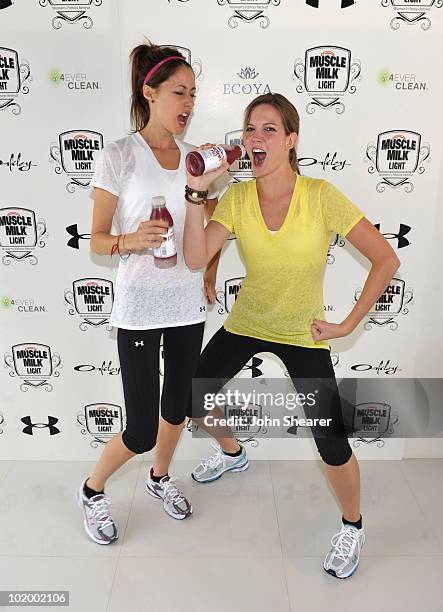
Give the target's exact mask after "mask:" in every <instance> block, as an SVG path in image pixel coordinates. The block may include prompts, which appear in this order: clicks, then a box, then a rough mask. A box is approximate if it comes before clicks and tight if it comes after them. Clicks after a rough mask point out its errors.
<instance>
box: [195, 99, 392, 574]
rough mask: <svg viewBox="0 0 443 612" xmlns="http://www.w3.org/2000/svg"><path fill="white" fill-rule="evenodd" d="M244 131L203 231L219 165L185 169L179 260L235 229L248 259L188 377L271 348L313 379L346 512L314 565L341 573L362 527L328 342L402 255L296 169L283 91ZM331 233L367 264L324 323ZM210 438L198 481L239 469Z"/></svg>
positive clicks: (293, 118)
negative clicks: (238, 164)
mask: <svg viewBox="0 0 443 612" xmlns="http://www.w3.org/2000/svg"><path fill="white" fill-rule="evenodd" d="M243 129H244V132H243V141H244V144H245V147H246V150H247V152H248V155H249V157H250V159H251V160H252V167H253V170H254V174H255V177H256V178H255V179H254V180H251V181H245V182H241V183H238V184H235V185H233V186H231V187H230V188H229V190H228V191H227V193H226V194H225V195H224V197H223V198H222V199H221V200H220V202H219V204H218V206H217V207H216V209H215V212H214V214H213V216H212V218H211V221H210V222H209V223H208V225H207V226H206V228H205V229H204V211H203V208H204V207H203V206H200V204H201V203H203V202H204V201H205V197H206V193H205V192H206V190H207V188H208V186H209V185H210V183H211V182H212V181H213V180H214V179H215V178H217V176H218V175H219V174H221V173H222V172H224V171H225V170H226V167H227V166H226V165H225V166H223V167H222V168H221V169H220V170H218V171H214V172H210V173H208V174H206V175H203V176H201V177H192V176H190V175H188V187H189V188H190V189H188V193H187V196H186V197H187V199H188V202H189V203H188V205H187V213H186V221H185V232H184V254H185V260H186V263H187V265H188V266H189V267H190V268H191V269H199V268H203V267H204V266H206V265H207V263H208V262H209V261H210V260H211V259H212V257H213V256H214V255H215V254H216V253H217V252H218V251H219V250H220V249H221V248H222V246H223V245H224V243H225V242H226V240H227V239H228V237H229V235H230V234H231V232H234V233H235V235H236V237H237V244H238V246H239V250H240V252H241V255H242V257H243V259H244V263H245V268H246V277H245V280H244V282H243V285H242V288H241V289H240V292H239V294H238V296H237V300H236V302H235V304H234V306H233V308H232V311H231V313H230V315H229V317H228V318H227V320H226V321H225V324H224V326H223V327H222V328H221V329H220V330H219V331H218V332H217V333H216V334H215V335H214V336H213V338H212V339H211V340H210V341H209V343H208V344H207V346H206V348H205V350H204V351H203V353H202V355H201V358H200V363H199V366H198V369H197V372H196V374H195V379H215V378H223V379H231V378H233V377H234V376H235V374H236V373H237V372H239V370H241V368H242V367H243V366H244V365H245V364H246V362H247V361H248V360H249V359H250V358H251V357H252V356H253V355H254V354H255V353H259V352H271V353H274V354H275V355H277V356H278V357H279V358H280V359H281V360H282V361H283V363H284V364H285V366H286V368H287V370H288V372H289V375H290V376H291V378H292V380H293V382H294V384H295V387H296V389H297V392H301V391H302V392H304V391H305V390H308V388H312V387H311V386H310V385H309V384H308V383H309V381H308V380H307V379H314V380H315V385H314V386H315V388H318V395H317V401H316V410H317V414H316V416H321V417H323V418H329V419H330V421H329V422H332V426H330V427H326V428H324V427H312V428H311V431H312V433H313V437H314V441H315V443H316V445H317V449H318V452H319V454H320V456H321V458H322V460H323V461H324V464H325V469H326V474H327V477H328V479H329V481H330V483H331V485H332V487H333V489H334V491H335V493H336V495H337V498H338V500H339V502H340V505H341V509H342V514H343V516H342V526H341V529H340V531H339V532H338V533H337V534H335V535H334V536H333V538H332V540H331V544H332V548H331V549H330V551H329V552H328V554H327V555H326V558H325V560H324V564H323V567H324V569H325V570H326V571H327V572H328V573H329V574H331V575H333V576H335V577H337V578H347V577H348V576H350V575H351V574H353V573H354V571H355V570H356V569H357V566H358V562H359V554H360V550H361V548H362V546H363V544H364V540H365V533H364V529H363V526H362V517H361V514H360V474H359V467H358V462H357V459H356V457H355V456H354V454H353V453H352V449H351V447H350V445H349V442H348V439H347V435H346V430H345V427H344V421H343V416H342V407H341V403H340V397H339V394H338V389H337V383H336V380H335V374H334V369H333V366H332V363H331V358H330V351H329V348H330V347H329V342H328V340H330V339H332V338H339V337H342V336H346V335H348V334H350V333H351V332H352V331H353V330H354V329H355V328H356V326H357V325H358V324H359V323H360V321H361V320H362V319H363V318H364V317H365V315H366V314H367V313H368V311H369V310H370V308H371V307H372V306H373V304H374V303H375V302H376V300H377V299H378V298H379V297H380V295H381V294H382V293H383V291H384V290H385V288H386V286H387V285H388V283H389V281H390V280H391V278H392V276H393V274H394V272H395V271H396V270H397V268H398V267H399V265H400V261H399V259H398V258H397V256H396V255H395V253H394V251H393V249H392V248H391V246H390V245H389V244H388V242H387V241H386V240H385V239H384V237H383V236H382V235H381V234H380V233H379V232H378V231H377V230H376V228H375V227H374V226H373V225H372V224H371V223H370V222H369V221H368V220H367V219H366V218H365V216H364V214H363V212H362V211H361V210H360V209H359V208H358V207H357V206H355V205H354V204H353V203H352V202H351V201H350V200H348V198H346V197H345V196H344V195H343V194H342V193H341V192H340V191H339V190H337V189H336V188H335V187H334V186H333V185H332V184H330V183H329V182H327V181H324V180H320V179H313V178H309V177H305V176H301V175H300V173H299V168H298V161H297V153H296V149H295V147H296V143H297V138H298V133H299V116H298V113H297V110H296V109H295V107H294V106H293V105H292V104H291V102H289V100H287V99H286V98H285V97H284V96H282V95H280V94H265V95H263V96H259V97H258V98H256V99H254V100H253V101H252V102H251V103H250V104H249V106H248V107H247V109H246V111H245V119H244V128H243ZM332 232H336V233H339V234H341V235H342V236H346V238H347V240H349V242H351V244H353V245H354V246H355V247H356V248H357V249H358V250H359V251H360V252H361V253H362V254H363V255H365V256H366V257H367V258H368V259H369V260H370V261H371V264H372V266H371V270H370V272H369V275H368V277H367V280H366V283H365V285H364V288H363V291H362V293H361V296H360V298H359V300H358V302H357V303H356V304H355V306H354V307H353V309H352V311H351V312H350V313H349V315H348V316H347V317H346V318H345V319H344V320H343V321H342V322H340V323H329V322H327V321H325V320H324V309H323V308H324V307H323V287H322V283H323V273H324V267H325V263H326V256H327V251H328V245H329V242H330V237H331V233H332ZM199 393H200V392H199ZM206 414H207V413H206ZM204 415H205V410H204V406H203V401H202V396H200V394H198V397H197V398H196V397H195V395H194V396H193V401H192V408H191V407H190V410H189V416H192V418H193V419H197V420H196V422H197V423H199V424H202V425H203V423H202V421H203V418H202V417H204ZM213 435H214V433H213ZM215 437H216V438H217V440H218V442H219V444H220V446H219V447H218V448H217V451H216V453H215V454H214V455H212V456H211V457H209V458H208V459H206V460H204V461H202V462H201V463H200V464H199V465H198V466H197V467H196V468H195V469H194V471H193V473H192V476H193V478H194V479H195V480H196V481H198V482H209V481H212V480H216V479H217V478H219V477H220V476H221V475H222V474H223V473H224V472H225V471H233V472H239V471H243V470H245V469H247V467H248V458H247V455H246V450H245V448H244V447H243V446H241V445H240V444H239V443H238V442H237V440H236V439H235V438H234V437H233V436H232V433H231V432H230V430H229V429H228V428H224V429H218V430H217V434H216V436H215Z"/></svg>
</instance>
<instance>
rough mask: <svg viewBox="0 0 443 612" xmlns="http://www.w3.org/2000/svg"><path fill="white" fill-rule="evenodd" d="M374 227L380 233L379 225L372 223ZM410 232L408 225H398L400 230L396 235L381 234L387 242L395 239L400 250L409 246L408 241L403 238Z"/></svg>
mask: <svg viewBox="0 0 443 612" xmlns="http://www.w3.org/2000/svg"><path fill="white" fill-rule="evenodd" d="M374 227H375V228H377V229H378V231H380V223H374ZM410 231H411V228H410V227H409V225H405V224H404V223H400V229H399V231H398V234H390V233H388V234H383V236H384V237H385V238H387V239H388V240H395V239H396V238H397V247H398V248H399V249H401V248H403V247H406V246H408V245H409V244H411V243H410V242H409V240H408V239H407V238H405V236H406V234H408V233H409V232H410Z"/></svg>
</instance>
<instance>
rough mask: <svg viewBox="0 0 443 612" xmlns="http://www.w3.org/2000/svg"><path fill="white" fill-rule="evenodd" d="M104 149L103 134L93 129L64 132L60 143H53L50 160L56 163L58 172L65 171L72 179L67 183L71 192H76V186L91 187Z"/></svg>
mask: <svg viewBox="0 0 443 612" xmlns="http://www.w3.org/2000/svg"><path fill="white" fill-rule="evenodd" d="M102 149H103V136H102V134H100V133H99V132H94V131H92V130H81V131H75V130H73V131H69V132H63V133H62V134H60V135H59V142H58V144H56V143H51V147H50V155H51V159H50V161H51V163H53V164H55V168H54V170H55V173H56V174H61V173H62V172H64V173H65V174H66V176H67V177H68V178H69V179H70V180H69V183H68V184H67V185H66V190H67V191H68V192H69V193H74V191H75V188H76V187H80V188H81V189H87V188H88V187H89V184H90V182H91V179H92V177H93V176H94V171H95V162H96V159H97V155H98V154H99V152H100V151H101V150H102Z"/></svg>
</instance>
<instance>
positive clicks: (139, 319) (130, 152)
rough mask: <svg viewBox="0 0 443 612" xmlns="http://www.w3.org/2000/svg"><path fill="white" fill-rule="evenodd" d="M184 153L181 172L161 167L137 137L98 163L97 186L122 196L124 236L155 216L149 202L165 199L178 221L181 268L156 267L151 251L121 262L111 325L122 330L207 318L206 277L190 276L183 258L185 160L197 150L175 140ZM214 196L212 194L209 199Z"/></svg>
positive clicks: (117, 217) (118, 214) (117, 219)
mask: <svg viewBox="0 0 443 612" xmlns="http://www.w3.org/2000/svg"><path fill="white" fill-rule="evenodd" d="M176 143H177V146H178V147H179V149H180V163H179V167H178V168H177V170H165V169H164V168H162V167H161V166H160V164H159V163H158V161H157V158H156V157H155V155H154V153H153V152H152V150H151V148H150V147H149V145H148V144H147V143H146V141H145V140H144V138H143V137H142V136H141V134H140V133H139V132H136V133H135V134H131V136H126V137H125V138H121V139H120V140H117V141H116V142H110V143H109V144H107V145H106V146H105V147H104V149H103V150H102V152H101V154H100V156H99V158H98V159H97V162H96V169H95V174H94V177H93V179H92V181H91V185H92V186H93V187H99V188H101V189H105V190H106V191H109V192H110V193H112V194H114V195H116V196H118V202H117V207H116V210H115V213H114V223H115V225H116V227H117V230H118V232H119V233H121V234H129V233H131V232H135V231H136V230H137V228H138V226H139V224H140V222H141V221H148V220H149V217H150V215H151V199H152V198H153V197H154V196H159V195H162V196H165V198H166V206H167V208H168V210H169V212H170V214H171V216H172V219H173V221H174V233H175V241H176V246H177V265H176V266H175V267H173V268H167V269H161V268H157V267H156V266H155V265H154V257H153V255H152V250H151V249H146V250H145V251H138V252H134V253H132V254H131V255H130V257H129V258H128V259H125V260H123V259H120V262H119V267H118V272H117V280H116V286H115V295H114V305H113V308H112V313H111V319H110V324H111V325H113V326H114V327H122V328H124V329H155V328H159V327H174V326H180V325H192V324H194V323H201V322H203V321H205V319H206V298H205V293H204V286H203V272H202V271H201V270H197V271H191V270H189V268H188V267H187V266H186V264H185V261H184V257H183V228H184V221H185V212H186V208H185V199H184V191H185V185H186V168H185V157H186V154H187V153H188V151H191V150H193V149H194V147H192V146H191V145H189V144H187V143H183V142H181V141H179V140H176ZM211 195H212V196H213V197H216V194H215V193H214V192H213V193H212V194H211Z"/></svg>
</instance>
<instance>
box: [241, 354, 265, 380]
mask: <svg viewBox="0 0 443 612" xmlns="http://www.w3.org/2000/svg"><path fill="white" fill-rule="evenodd" d="M262 363H263V359H260V358H259V357H253V358H252V359H251V365H245V367H244V368H242V370H251V374H252V378H257V377H258V376H261V375H262V374H263V372H262V371H261V370H260V369H259V367H258V366H261V364H262Z"/></svg>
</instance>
